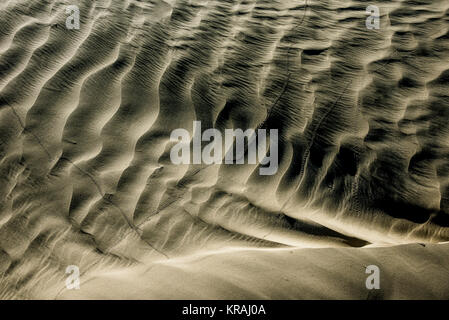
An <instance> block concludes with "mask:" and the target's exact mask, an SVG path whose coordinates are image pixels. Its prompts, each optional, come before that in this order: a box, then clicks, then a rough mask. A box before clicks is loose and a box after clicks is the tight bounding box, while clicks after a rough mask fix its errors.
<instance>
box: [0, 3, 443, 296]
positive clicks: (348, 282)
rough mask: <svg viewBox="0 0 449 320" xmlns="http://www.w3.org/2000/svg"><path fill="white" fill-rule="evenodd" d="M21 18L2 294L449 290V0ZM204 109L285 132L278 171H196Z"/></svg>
mask: <svg viewBox="0 0 449 320" xmlns="http://www.w3.org/2000/svg"><path fill="white" fill-rule="evenodd" d="M68 5H77V6H78V7H79V12H80V29H79V30H77V29H72V30H70V29H68V28H67V27H66V19H67V16H68V14H67V12H66V8H67V6H68ZM368 5H375V6H377V7H379V8H380V29H368V28H367V27H366V23H365V22H366V18H367V16H368V15H367V13H366V7H367V6H368ZM0 22H1V25H2V28H0V273H1V274H2V276H1V278H0V298H4V299H10V298H11V299H17V298H31V299H36V298H44V299H59V298H69V299H70V298H125V299H126V298H133V299H136V298H152V299H164V298H169V299H170V298H206V299H207V298H216V299H220V298H243V299H245V298H277V299H279V298H288V299H299V298H349V299H367V298H368V299H370V298H376V299H377V298H380V299H395V298H439V299H441V298H448V297H449V294H448V293H449V292H448V290H449V287H448V286H447V284H446V283H447V280H448V278H449V274H448V272H447V268H446V267H445V266H446V265H447V263H448V262H449V248H448V245H447V244H444V242H447V241H449V127H448V122H449V2H448V1H446V0H432V1H427V0H414V1H411V0H410V1H407V0H401V1H399V0H395V1H374V2H370V3H368V2H366V1H361V0H354V1H346V0H344V1H343V0H319V1H318V0H306V1H293V0H291V1H286V0H210V1H206V0H173V1H168V0H167V1H162V0H145V1H137V0H109V1H108V0H95V1H92V0H76V1H64V0H10V1H1V2H0ZM193 121H201V124H202V129H203V130H206V129H211V128H215V129H218V130H219V131H220V132H222V133H224V132H225V130H226V129H228V128H241V129H243V130H246V129H256V128H261V129H278V130H279V146H278V147H279V168H278V171H277V173H276V174H274V175H266V176H264V175H260V174H259V168H260V166H261V165H260V164H243V165H227V164H211V165H207V164H190V165H188V164H181V165H177V164H174V163H173V162H172V161H170V150H171V148H172V147H173V146H174V145H175V142H173V141H171V140H170V134H171V132H172V131H173V130H175V129H177V128H184V129H186V130H187V131H188V132H189V133H190V134H191V135H193V133H194V132H193ZM418 243H419V244H418ZM420 244H421V245H420ZM370 264H375V265H378V266H379V267H380V269H381V271H382V285H381V289H380V290H374V291H370V290H367V289H366V287H365V279H366V276H367V275H366V274H365V273H364V272H365V269H364V267H363V266H364V265H370ZM68 265H75V266H78V267H79V269H80V271H81V289H80V290H67V288H66V287H65V279H66V278H67V275H66V273H65V270H66V267H67V266H68ZM273 283H275V284H276V287H274V284H273ZM167 288H168V289H167ZM325 288H327V289H325Z"/></svg>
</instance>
